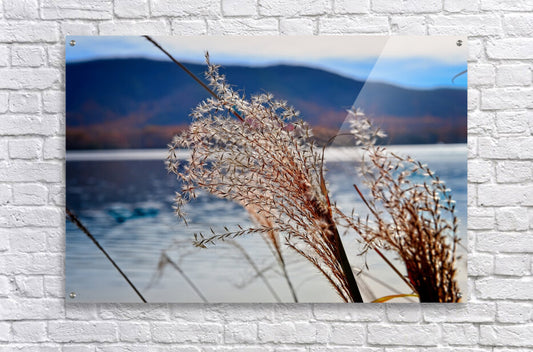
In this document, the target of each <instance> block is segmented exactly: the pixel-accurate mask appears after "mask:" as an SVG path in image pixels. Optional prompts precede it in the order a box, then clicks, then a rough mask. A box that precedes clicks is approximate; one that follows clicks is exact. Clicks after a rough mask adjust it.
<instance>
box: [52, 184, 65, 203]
mask: <svg viewBox="0 0 533 352" xmlns="http://www.w3.org/2000/svg"><path fill="white" fill-rule="evenodd" d="M49 195H50V197H49V199H48V202H49V203H50V204H54V205H57V206H64V205H65V187H63V186H61V185H52V186H50V193H49Z"/></svg>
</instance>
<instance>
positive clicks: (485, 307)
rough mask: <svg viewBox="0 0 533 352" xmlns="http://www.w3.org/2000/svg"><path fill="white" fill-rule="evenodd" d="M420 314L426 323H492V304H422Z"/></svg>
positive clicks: (493, 306)
mask: <svg viewBox="0 0 533 352" xmlns="http://www.w3.org/2000/svg"><path fill="white" fill-rule="evenodd" d="M422 314H423V316H424V320H425V321H427V322H434V323H437V322H448V323H484V322H492V321H494V317H495V316H496V305H495V304H494V303H476V302H470V303H468V304H424V305H423V306H422Z"/></svg>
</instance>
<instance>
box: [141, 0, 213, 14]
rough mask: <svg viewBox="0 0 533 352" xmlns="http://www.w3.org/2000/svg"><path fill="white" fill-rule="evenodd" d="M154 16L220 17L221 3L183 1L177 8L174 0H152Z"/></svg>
mask: <svg viewBox="0 0 533 352" xmlns="http://www.w3.org/2000/svg"><path fill="white" fill-rule="evenodd" d="M150 10H151V14H152V16H172V17H182V16H197V17H204V16H209V17H214V16H217V17H218V16H220V12H221V11H220V3H219V2H217V1H210V0H182V1H180V6H176V3H175V1H173V0H152V1H151V2H150Z"/></svg>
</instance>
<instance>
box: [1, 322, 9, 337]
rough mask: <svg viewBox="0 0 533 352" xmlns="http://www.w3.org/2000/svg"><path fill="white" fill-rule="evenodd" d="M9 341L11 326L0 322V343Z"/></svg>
mask: <svg viewBox="0 0 533 352" xmlns="http://www.w3.org/2000/svg"><path fill="white" fill-rule="evenodd" d="M11 340H12V333H11V324H10V323H8V322H0V342H9V341H11Z"/></svg>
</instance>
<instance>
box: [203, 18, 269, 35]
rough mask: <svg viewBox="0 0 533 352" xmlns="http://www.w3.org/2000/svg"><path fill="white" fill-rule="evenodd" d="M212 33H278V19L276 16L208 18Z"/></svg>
mask: <svg viewBox="0 0 533 352" xmlns="http://www.w3.org/2000/svg"><path fill="white" fill-rule="evenodd" d="M207 28H208V31H209V34H211V35H222V34H224V35H251V34H256V35H267V34H268V35H271V34H278V33H279V31H278V21H277V20H276V19H274V18H262V19H257V20H255V19H248V18H242V19H227V20H208V21H207Z"/></svg>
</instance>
